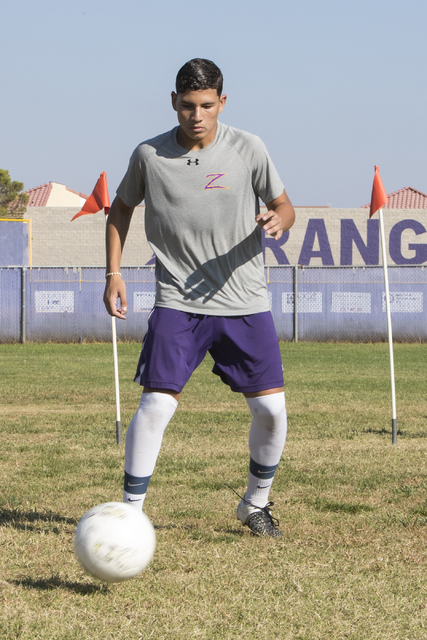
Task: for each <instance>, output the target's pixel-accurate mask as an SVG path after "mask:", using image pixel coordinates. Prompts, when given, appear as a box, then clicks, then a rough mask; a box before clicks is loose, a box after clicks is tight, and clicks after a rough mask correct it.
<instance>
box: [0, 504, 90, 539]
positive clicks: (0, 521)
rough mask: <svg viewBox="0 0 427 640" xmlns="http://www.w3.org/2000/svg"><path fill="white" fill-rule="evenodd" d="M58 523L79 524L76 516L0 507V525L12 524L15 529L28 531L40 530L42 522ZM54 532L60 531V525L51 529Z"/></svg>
mask: <svg viewBox="0 0 427 640" xmlns="http://www.w3.org/2000/svg"><path fill="white" fill-rule="evenodd" d="M43 522H47V523H57V524H68V525H72V526H75V525H77V522H78V521H77V520H76V518H68V517H66V516H61V515H60V514H59V513H53V512H47V513H46V512H45V513H42V512H39V511H20V510H19V509H4V508H3V509H2V508H0V526H1V527H7V526H10V527H12V528H14V529H20V530H26V531H28V530H29V531H38V530H40V523H43ZM50 531H53V532H54V533H59V531H60V529H59V527H53V529H50Z"/></svg>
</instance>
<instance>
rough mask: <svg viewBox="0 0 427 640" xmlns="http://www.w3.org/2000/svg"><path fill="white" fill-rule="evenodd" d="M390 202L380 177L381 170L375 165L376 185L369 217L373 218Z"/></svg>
mask: <svg viewBox="0 0 427 640" xmlns="http://www.w3.org/2000/svg"><path fill="white" fill-rule="evenodd" d="M387 202H388V196H387V193H386V190H385V189H384V185H383V182H382V180H381V176H380V170H379V169H378V167H377V165H375V175H374V184H373V186H372V195H371V207H370V209H369V217H370V218H372V216H373V215H374V213H375V212H376V211H378V209H381V208H382V207H383V206H384V205H385V204H387Z"/></svg>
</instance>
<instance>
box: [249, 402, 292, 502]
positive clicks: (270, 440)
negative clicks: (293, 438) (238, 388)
mask: <svg viewBox="0 0 427 640" xmlns="http://www.w3.org/2000/svg"><path fill="white" fill-rule="evenodd" d="M246 401H247V403H248V406H249V409H250V410H251V413H252V424H251V429H250V432H249V452H250V456H251V458H250V465H249V479H248V488H247V489H246V493H245V500H247V501H248V502H250V503H251V504H253V505H254V506H255V507H265V505H266V504H267V502H268V495H269V492H270V488H271V485H272V483H273V478H274V474H275V472H276V469H277V466H278V464H279V461H280V458H281V455H282V452H283V447H284V446H285V442H286V433H287V416H286V403H285V394H284V392H281V393H273V394H270V395H267V396H259V397H257V398H246Z"/></svg>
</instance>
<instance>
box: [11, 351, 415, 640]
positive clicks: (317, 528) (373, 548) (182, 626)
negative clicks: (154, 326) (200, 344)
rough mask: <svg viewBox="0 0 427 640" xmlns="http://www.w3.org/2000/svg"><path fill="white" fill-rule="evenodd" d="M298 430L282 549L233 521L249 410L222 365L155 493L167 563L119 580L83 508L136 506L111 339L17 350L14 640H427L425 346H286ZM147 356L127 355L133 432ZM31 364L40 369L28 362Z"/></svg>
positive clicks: (291, 444) (127, 406) (202, 382)
mask: <svg viewBox="0 0 427 640" xmlns="http://www.w3.org/2000/svg"><path fill="white" fill-rule="evenodd" d="M282 349H283V360H284V366H285V377H286V381H287V386H286V392H287V403H288V412H289V436H288V442H287V446H286V449H285V452H284V455H283V460H282V463H281V465H280V467H279V471H278V473H277V476H276V479H275V483H274V487H273V492H272V499H273V500H274V501H275V514H277V515H278V517H279V519H280V525H281V528H282V530H283V533H284V537H283V539H281V540H274V541H272V540H260V539H256V538H253V537H251V536H250V534H249V531H248V530H247V529H246V530H245V529H244V528H242V527H241V526H240V524H239V523H238V522H237V520H236V518H235V508H236V504H237V499H236V496H235V495H234V494H233V493H232V492H231V491H230V490H229V489H228V488H227V487H226V486H225V483H228V484H230V485H232V486H233V487H235V488H236V490H237V491H244V487H245V481H246V474H247V467H248V450H247V434H248V427H249V417H248V416H249V414H248V411H247V410H246V404H245V402H244V400H243V399H242V398H241V397H240V396H238V395H236V394H232V393H231V392H229V391H227V390H226V389H225V388H224V386H223V385H222V384H221V382H220V381H219V380H218V379H217V378H216V377H215V376H212V375H211V374H210V368H211V363H210V362H209V359H207V360H206V361H205V362H204V363H203V364H202V365H201V367H200V369H199V370H198V371H197V372H196V373H195V375H194V377H193V379H192V380H191V381H190V383H189V385H188V388H187V389H186V390H185V392H184V393H183V395H182V399H181V402H180V406H179V408H178V411H177V412H176V414H175V416H174V418H173V421H172V423H171V424H170V425H169V427H168V429H167V431H166V435H165V440H164V446H163V448H162V451H161V455H160V458H159V462H158V466H157V468H156V472H155V474H154V476H153V479H152V481H151V484H150V489H149V495H148V497H147V502H146V510H147V513H148V515H149V517H150V518H151V520H152V522H153V523H154V525H155V527H156V532H157V550H156V554H155V557H154V560H153V562H152V563H151V564H150V565H149V567H148V568H147V570H146V571H145V572H144V573H143V575H142V576H141V577H139V578H137V579H135V580H133V581H130V582H128V583H123V584H118V585H110V586H106V585H103V584H101V583H98V582H96V581H94V580H92V578H90V577H89V576H87V575H86V574H85V573H84V572H83V570H82V569H81V567H80V566H79V564H78V562H77V560H76V558H75V556H74V552H73V534H74V530H75V526H76V523H77V521H78V519H79V518H80V516H81V515H82V513H83V512H84V511H86V510H87V509H88V508H90V507H91V506H93V505H94V504H97V503H100V502H105V501H108V500H120V499H121V486H122V467H123V449H124V446H123V445H121V446H117V445H116V444H115V405H114V386H113V371H112V354H111V346H110V345H25V346H22V345H3V346H1V347H0V364H2V365H3V367H2V371H4V372H5V375H4V376H3V392H4V397H5V399H6V401H5V406H6V409H7V410H6V411H4V412H3V413H2V416H1V424H2V442H3V449H2V450H1V451H0V482H1V499H0V541H1V549H2V554H1V556H0V576H1V579H0V637H1V638H2V639H3V638H4V639H5V640H15V639H19V638H23V639H24V638H25V639H27V638H31V640H47V639H55V640H57V639H60V640H74V639H76V640H77V639H79V640H82V639H83V640H85V639H86V638H87V639H90V640H117V638H120V640H142V639H143V640H146V639H147V638H153V639H155V640H162V639H166V638H173V639H174V640H175V639H176V640H180V639H183V640H184V639H185V640H187V639H188V638H202V639H218V640H228V639H230V640H234V639H237V638H239V639H240V638H248V639H249V638H253V637H257V638H265V639H270V638H280V639H284V640H294V639H303V640H323V639H325V638H327V639H328V640H342V639H352V640H366V639H368V638H369V640H405V639H406V638H407V639H408V640H409V639H410V640H421V639H424V638H425V637H426V627H427V607H426V603H427V579H426V561H427V557H426V549H427V545H426V542H427V539H426V538H427V465H426V460H427V457H426V454H427V437H426V436H427V429H426V424H427V421H426V417H427V406H426V397H425V373H424V371H425V362H426V355H427V347H425V346H424V345H396V348H395V360H396V390H397V404H398V429H399V435H398V444H397V446H396V447H393V446H392V445H391V429H390V425H391V416H390V403H389V378H388V352H387V346H386V345H339V344H337V345H335V344H328V345H324V344H298V345H293V344H284V345H282ZM138 351H139V346H138V345H132V344H120V345H119V362H120V378H121V380H120V381H121V397H122V421H123V425H124V430H125V426H126V424H127V423H128V421H129V420H130V418H131V416H132V414H133V412H134V410H135V408H136V406H137V403H138V400H139V389H138V388H137V387H136V385H134V384H132V383H131V382H130V379H131V377H132V376H133V371H134V367H135V362H136V358H137V356H138ZM24 365H25V366H24Z"/></svg>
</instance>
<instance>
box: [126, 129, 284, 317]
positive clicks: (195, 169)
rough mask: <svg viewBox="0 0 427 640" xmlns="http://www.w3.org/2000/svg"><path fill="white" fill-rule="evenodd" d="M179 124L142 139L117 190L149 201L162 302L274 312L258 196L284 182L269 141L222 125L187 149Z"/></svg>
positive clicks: (192, 308) (272, 193) (223, 312)
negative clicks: (180, 138)
mask: <svg viewBox="0 0 427 640" xmlns="http://www.w3.org/2000/svg"><path fill="white" fill-rule="evenodd" d="M177 130H178V127H176V128H174V129H172V130H171V131H168V132H167V133H164V134H162V135H160V136H157V137H156V138H153V139H152V140H148V141H146V142H143V143H141V144H140V145H139V146H138V147H137V148H136V149H135V151H134V152H133V154H132V157H131V159H130V163H129V167H128V170H127V173H126V175H125V176H124V178H123V180H122V182H121V184H120V186H119V188H118V189H117V195H118V196H119V197H120V198H121V200H123V202H124V203H125V204H126V205H128V206H129V207H135V206H137V205H138V204H140V203H141V202H142V200H144V199H145V205H146V209H145V230H146V235H147V240H148V242H149V243H150V245H151V247H152V249H153V251H154V254H155V256H156V279H157V293H156V306H158V307H168V308H171V309H178V310H181V311H189V312H192V313H201V314H206V315H219V316H235V315H249V314H252V313H259V312H261V311H268V310H269V301H268V295H267V288H266V283H265V278H264V265H263V257H262V244H261V229H260V227H259V226H258V225H257V224H256V222H255V216H256V215H257V214H258V213H259V200H258V198H261V199H262V200H263V201H264V202H271V201H272V200H274V199H275V198H277V197H278V196H279V195H281V193H282V192H283V184H282V181H281V180H280V178H279V176H278V174H277V171H276V169H275V167H274V165H273V163H272V161H271V159H270V157H269V155H268V152H267V150H266V148H265V146H264V144H263V142H262V141H261V140H260V139H259V138H258V137H257V136H254V135H252V134H249V133H246V132H244V131H240V130H238V129H234V128H232V127H229V126H226V125H224V124H222V123H220V122H219V123H218V128H217V132H216V136H215V140H214V141H213V142H212V143H211V144H210V145H208V146H207V147H205V148H204V149H201V150H199V151H187V150H186V149H184V148H183V147H181V146H179V145H178V143H177V140H176V134H177Z"/></svg>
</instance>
